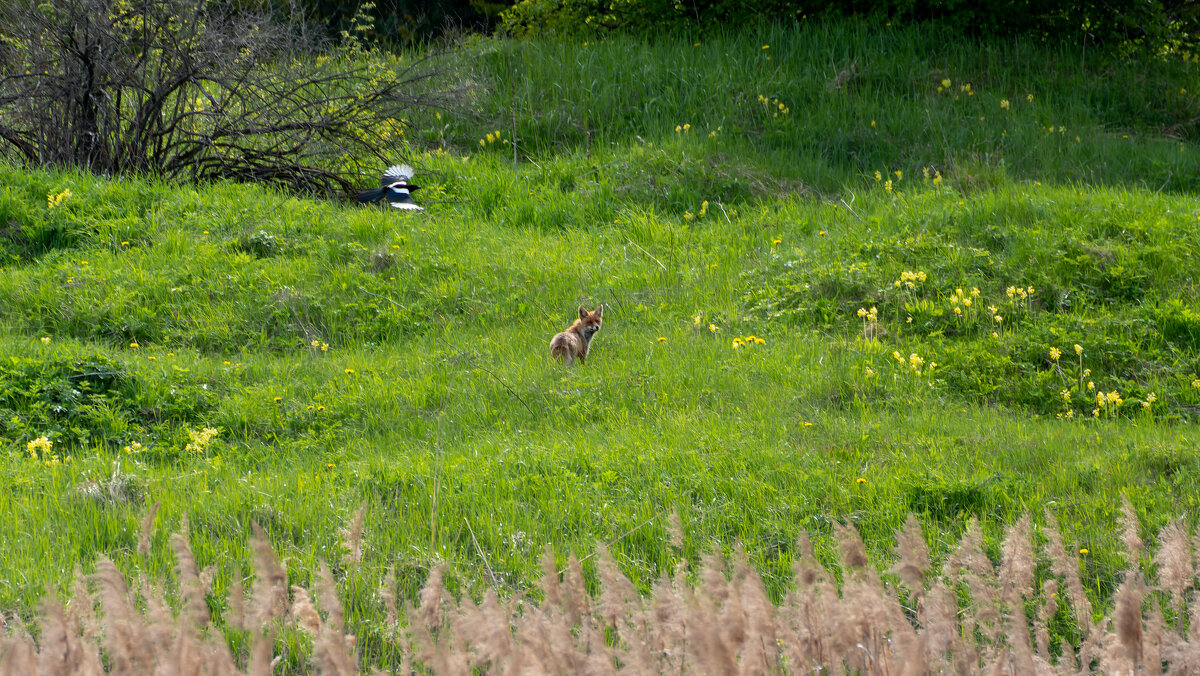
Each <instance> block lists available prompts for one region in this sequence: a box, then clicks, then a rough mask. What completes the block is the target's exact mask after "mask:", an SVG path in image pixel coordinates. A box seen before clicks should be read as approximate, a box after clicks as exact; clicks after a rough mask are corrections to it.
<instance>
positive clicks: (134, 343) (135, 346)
mask: <svg viewBox="0 0 1200 676" xmlns="http://www.w3.org/2000/svg"><path fill="white" fill-rule="evenodd" d="M129 347H132V348H133V349H135V350H136V349H138V348H139V347H141V345H138V344H137V341H136V340H135V341H133V342H132V343H130V344H129Z"/></svg>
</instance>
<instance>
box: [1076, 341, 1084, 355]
mask: <svg viewBox="0 0 1200 676" xmlns="http://www.w3.org/2000/svg"><path fill="white" fill-rule="evenodd" d="M1075 354H1083V346H1082V345H1080V344H1079V343H1075Z"/></svg>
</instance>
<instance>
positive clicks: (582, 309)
mask: <svg viewBox="0 0 1200 676" xmlns="http://www.w3.org/2000/svg"><path fill="white" fill-rule="evenodd" d="M588 314H589V313H588V311H587V308H585V307H584V306H582V305H580V306H579V318H580V319H587V316H588ZM603 314H604V306H603V305H597V306H596V316H597V317H599V316H601V315H603Z"/></svg>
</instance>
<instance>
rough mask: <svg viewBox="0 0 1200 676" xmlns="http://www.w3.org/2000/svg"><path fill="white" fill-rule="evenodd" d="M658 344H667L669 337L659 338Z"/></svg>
mask: <svg viewBox="0 0 1200 676" xmlns="http://www.w3.org/2000/svg"><path fill="white" fill-rule="evenodd" d="M658 342H660V343H665V342H667V337H666V336H659V337H658Z"/></svg>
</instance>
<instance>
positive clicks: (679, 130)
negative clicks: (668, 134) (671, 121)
mask: <svg viewBox="0 0 1200 676" xmlns="http://www.w3.org/2000/svg"><path fill="white" fill-rule="evenodd" d="M682 132H683V127H681V126H679V125H675V133H676V134H680V133H682Z"/></svg>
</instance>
